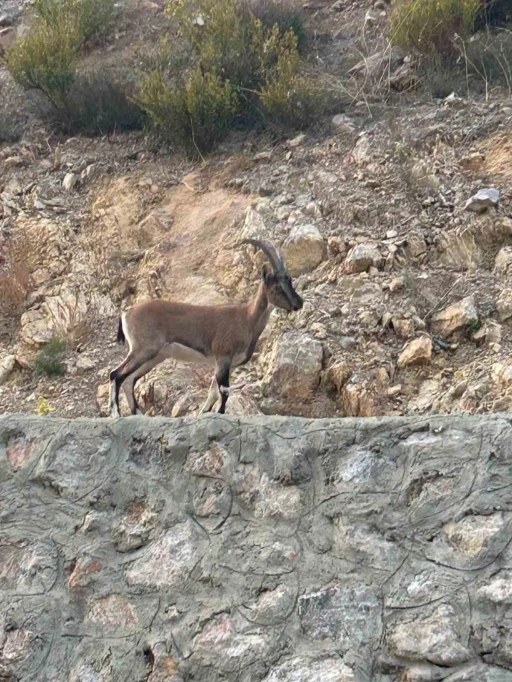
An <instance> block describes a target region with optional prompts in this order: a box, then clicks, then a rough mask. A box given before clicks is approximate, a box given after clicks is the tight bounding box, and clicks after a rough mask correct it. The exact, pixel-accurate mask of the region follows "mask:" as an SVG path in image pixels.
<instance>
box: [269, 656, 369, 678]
mask: <svg viewBox="0 0 512 682" xmlns="http://www.w3.org/2000/svg"><path fill="white" fill-rule="evenodd" d="M355 680H356V678H355V676H354V672H353V670H352V669H351V668H349V667H348V666H347V665H346V664H345V663H343V661H342V660H341V659H340V658H339V657H338V656H336V657H329V658H321V659H317V660H315V659H310V658H305V657H299V656H297V657H295V658H289V659H288V660H285V661H284V662H283V663H280V664H279V665H277V666H276V667H274V668H272V669H271V670H270V672H269V674H268V675H267V677H265V679H264V680H263V682H355Z"/></svg>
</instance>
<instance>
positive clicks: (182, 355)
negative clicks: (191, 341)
mask: <svg viewBox="0 0 512 682" xmlns="http://www.w3.org/2000/svg"><path fill="white" fill-rule="evenodd" d="M164 351H165V356H166V357H167V358H172V359H173V360H179V361H180V362H193V363H202V364H203V365H214V364H215V359H214V358H212V357H206V356H205V355H203V354H202V353H199V351H197V350H194V349H193V348H189V347H188V346H182V345H181V343H168V344H167V345H166V346H165V349H164Z"/></svg>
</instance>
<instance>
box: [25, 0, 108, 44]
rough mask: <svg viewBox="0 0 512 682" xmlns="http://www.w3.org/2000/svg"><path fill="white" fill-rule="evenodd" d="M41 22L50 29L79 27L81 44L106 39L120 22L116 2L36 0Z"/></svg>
mask: <svg viewBox="0 0 512 682" xmlns="http://www.w3.org/2000/svg"><path fill="white" fill-rule="evenodd" d="M34 10H35V12H36V16H37V17H38V19H39V20H40V21H41V22H42V23H44V24H46V25H47V26H53V27H55V28H64V27H65V26H66V25H68V24H69V23H73V24H74V25H75V27H76V34H77V38H78V40H79V42H80V44H90V43H93V42H95V41H97V40H99V39H101V38H104V37H105V36H106V35H108V34H109V32H110V31H111V30H112V28H113V26H114V22H115V19H116V13H117V12H116V7H115V0H35V3H34Z"/></svg>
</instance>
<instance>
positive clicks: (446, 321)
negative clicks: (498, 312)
mask: <svg viewBox="0 0 512 682" xmlns="http://www.w3.org/2000/svg"><path fill="white" fill-rule="evenodd" d="M478 322H479V317H478V310H477V307H476V303H475V298H474V296H467V297H466V298H463V299H462V300H461V301H458V302H457V303H453V304H452V305H450V306H448V307H447V308H445V309H444V310H441V311H440V312H439V313H436V314H435V315H434V316H433V317H432V323H431V329H432V333H434V334H439V335H440V336H450V335H451V334H454V333H455V332H460V331H462V330H464V329H466V328H467V327H468V326H472V325H474V326H476V325H477V324H478Z"/></svg>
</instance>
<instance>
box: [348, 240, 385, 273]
mask: <svg viewBox="0 0 512 682" xmlns="http://www.w3.org/2000/svg"><path fill="white" fill-rule="evenodd" d="M381 265H382V254H381V253H380V251H379V249H378V248H377V245H376V244H371V243H367V244H358V245H357V246H354V248H353V249H351V250H350V251H349V252H348V255H347V258H346V260H345V272H347V273H349V274H352V273H356V272H365V271H366V270H368V269H369V268H370V267H372V266H373V267H376V268H379V267H380V266H381Z"/></svg>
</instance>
